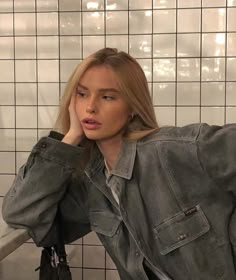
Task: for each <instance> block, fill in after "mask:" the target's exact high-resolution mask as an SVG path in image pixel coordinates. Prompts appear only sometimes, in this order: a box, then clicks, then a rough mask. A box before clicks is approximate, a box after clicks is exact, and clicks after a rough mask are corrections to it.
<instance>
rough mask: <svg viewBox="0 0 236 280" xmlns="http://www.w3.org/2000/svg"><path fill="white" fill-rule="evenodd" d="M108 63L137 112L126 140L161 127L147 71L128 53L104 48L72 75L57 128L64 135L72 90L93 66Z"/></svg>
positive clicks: (123, 93) (68, 124) (131, 105)
mask: <svg viewBox="0 0 236 280" xmlns="http://www.w3.org/2000/svg"><path fill="white" fill-rule="evenodd" d="M101 65H103V66H107V67H109V68H110V69H112V70H113V72H114V73H115V76H116V78H117V82H118V86H119V87H120V94H122V96H123V97H124V99H125V100H126V101H127V103H128V104H129V106H130V108H132V110H133V112H134V116H133V118H132V119H131V120H130V122H129V123H128V124H127V129H126V132H125V134H124V137H125V138H127V139H130V140H132V139H139V138H141V137H143V136H145V135H147V134H149V133H151V132H152V131H155V130H157V129H158V124H157V121H156V117H155V112H154V109H153V104H152V100H151V96H150V93H149V89H148V83H147V79H146V77H145V74H144V72H143V70H142V68H141V66H140V65H139V64H138V62H137V61H136V60H135V59H134V58H132V57H131V56H130V55H129V54H127V53H125V52H123V51H120V52H118V51H117V49H112V48H104V49H101V50H99V51H97V52H95V53H94V54H92V55H90V56H89V57H87V58H86V59H84V60H83V61H82V62H81V63H80V64H79V65H78V66H77V67H76V68H75V70H74V71H73V73H72V74H71V76H70V78H69V80H68V82H67V85H66V88H65V91H64V95H63V97H62V99H61V105H60V109H59V114H58V118H57V121H56V125H55V127H56V129H59V130H60V131H61V132H62V133H63V134H65V133H67V132H68V130H69V127H70V117H69V111H68V107H69V103H70V99H71V95H72V93H73V92H74V91H75V89H76V86H77V84H78V82H79V80H80V79H81V77H82V75H83V74H84V73H85V72H86V71H87V70H88V69H89V68H91V67H93V66H101Z"/></svg>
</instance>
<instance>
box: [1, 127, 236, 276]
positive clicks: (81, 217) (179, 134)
mask: <svg viewBox="0 0 236 280" xmlns="http://www.w3.org/2000/svg"><path fill="white" fill-rule="evenodd" d="M62 137H63V136H62V135H59V134H58V133H55V132H52V133H51V134H50V135H49V137H43V138H42V139H40V140H39V142H38V143H37V144H36V145H35V146H34V148H33V150H32V152H31V154H30V156H29V158H28V161H27V163H26V164H25V165H24V166H22V167H21V168H20V170H19V173H18V175H17V176H16V178H15V181H14V183H13V186H12V187H11V189H10V190H9V192H8V193H7V195H6V196H5V199H4V203H3V217H4V219H5V221H6V222H7V223H9V224H10V225H11V226H13V227H19V228H27V229H28V230H29V233H30V235H31V236H32V238H33V240H34V241H35V242H36V244H37V245H38V246H48V245H51V244H53V243H54V242H55V238H56V235H55V223H54V218H55V214H56V211H57V207H60V211H61V213H62V215H63V217H62V218H63V223H64V227H63V232H64V236H65V242H67V243H69V242H72V241H74V240H76V239H78V238H80V237H82V236H84V235H85V234H87V233H89V232H90V231H95V232H96V233H97V235H98V237H99V238H100V240H101V242H102V243H103V245H104V246H105V248H106V250H107V251H108V253H109V254H110V256H111V258H112V259H113V261H114V262H115V264H116V266H117V269H118V271H119V274H120V277H121V279H122V280H131V279H132V280H134V279H135V280H137V279H140V280H147V279H148V278H147V276H146V274H145V272H144V269H143V260H144V259H145V260H146V261H147V262H148V264H149V265H150V267H152V269H153V270H154V271H155V272H156V273H157V275H159V278H160V279H166V280H167V279H173V280H234V279H236V272H235V265H236V264H235V257H236V214H235V205H236V125H235V124H230V125H225V126H222V127H221V126H208V125H206V124H194V125H188V126H185V127H182V128H176V127H166V128H161V129H160V130H159V131H158V132H155V133H153V134H151V135H148V136H146V137H144V138H142V139H141V140H138V141H132V142H128V141H124V142H123V144H122V148H121V152H120V155H119V158H118V159H117V162H116V164H115V167H114V169H113V170H112V176H110V177H109V178H108V179H107V180H106V177H105V175H104V161H103V157H102V155H101V153H100V152H99V150H98V148H96V147H94V149H93V152H92V154H91V159H90V161H89V163H88V165H87V166H86V167H85V168H84V167H83V164H82V162H83V157H84V154H86V149H85V148H83V147H79V146H72V145H68V144H65V143H62V142H60V139H61V138H62ZM111 186H115V187H116V189H117V190H118V196H119V202H120V204H119V205H118V204H117V202H116V201H115V199H114V197H113V195H112V193H111V191H110V188H109V187H111Z"/></svg>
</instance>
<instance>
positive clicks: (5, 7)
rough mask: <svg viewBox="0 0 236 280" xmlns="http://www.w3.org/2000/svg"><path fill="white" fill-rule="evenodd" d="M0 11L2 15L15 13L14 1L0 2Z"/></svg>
mask: <svg viewBox="0 0 236 280" xmlns="http://www.w3.org/2000/svg"><path fill="white" fill-rule="evenodd" d="M0 11H1V12H2V13H5V12H7V13H9V12H13V0H5V1H1V2H0Z"/></svg>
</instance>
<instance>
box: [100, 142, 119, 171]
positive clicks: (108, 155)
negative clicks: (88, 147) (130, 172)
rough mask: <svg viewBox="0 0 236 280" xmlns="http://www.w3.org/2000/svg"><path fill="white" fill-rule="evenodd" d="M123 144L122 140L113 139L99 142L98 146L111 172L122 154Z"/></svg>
mask: <svg viewBox="0 0 236 280" xmlns="http://www.w3.org/2000/svg"><path fill="white" fill-rule="evenodd" d="M121 143H122V139H112V140H107V141H100V142H97V146H98V148H99V150H100V152H101V153H102V155H103V157H104V159H105V161H106V164H107V167H108V168H109V170H111V169H112V168H113V167H114V164H115V162H116V160H117V157H118V154H119V152H120V147H121Z"/></svg>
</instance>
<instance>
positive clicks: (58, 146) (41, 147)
mask: <svg viewBox="0 0 236 280" xmlns="http://www.w3.org/2000/svg"><path fill="white" fill-rule="evenodd" d="M63 137H64V136H63V135H62V134H60V133H58V132H55V131H53V132H50V134H49V136H48V137H42V138H41V139H40V140H39V141H38V143H37V144H36V145H35V146H34V148H33V150H32V153H36V154H39V155H40V156H41V157H43V158H45V159H47V160H51V161H54V162H56V163H59V164H61V165H63V166H64V167H68V168H73V169H81V168H82V165H83V164H82V163H83V158H84V153H85V152H86V151H87V148H84V147H80V146H73V145H70V144H66V143H64V142H61V139H63Z"/></svg>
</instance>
